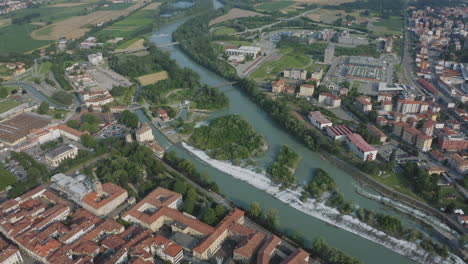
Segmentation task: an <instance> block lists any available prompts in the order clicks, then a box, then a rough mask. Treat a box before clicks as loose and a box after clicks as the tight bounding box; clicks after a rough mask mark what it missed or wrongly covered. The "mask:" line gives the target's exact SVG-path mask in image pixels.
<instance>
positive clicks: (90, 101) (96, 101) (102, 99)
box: [83, 91, 114, 107]
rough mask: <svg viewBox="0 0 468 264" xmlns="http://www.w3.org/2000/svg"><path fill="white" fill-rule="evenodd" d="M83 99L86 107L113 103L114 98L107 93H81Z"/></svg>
mask: <svg viewBox="0 0 468 264" xmlns="http://www.w3.org/2000/svg"><path fill="white" fill-rule="evenodd" d="M83 99H84V102H85V104H86V106H87V107H90V106H98V105H106V104H109V103H112V102H113V101H114V97H112V95H111V94H110V93H109V92H108V91H103V92H91V93H83Z"/></svg>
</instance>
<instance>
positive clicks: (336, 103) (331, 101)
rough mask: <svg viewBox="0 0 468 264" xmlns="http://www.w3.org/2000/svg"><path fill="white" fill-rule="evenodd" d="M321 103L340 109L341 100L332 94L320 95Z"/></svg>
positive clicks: (319, 100)
mask: <svg viewBox="0 0 468 264" xmlns="http://www.w3.org/2000/svg"><path fill="white" fill-rule="evenodd" d="M318 102H319V103H324V104H326V105H328V106H330V107H340V105H341V98H340V97H339V96H338V95H335V94H332V93H320V94H319V97H318Z"/></svg>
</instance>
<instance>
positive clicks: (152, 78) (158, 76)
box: [137, 71, 169, 86]
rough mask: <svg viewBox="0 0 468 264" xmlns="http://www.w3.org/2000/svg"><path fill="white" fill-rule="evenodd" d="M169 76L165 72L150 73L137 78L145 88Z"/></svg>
mask: <svg viewBox="0 0 468 264" xmlns="http://www.w3.org/2000/svg"><path fill="white" fill-rule="evenodd" d="M168 77H169V76H168V75H167V72H166V71H162V72H156V73H150V74H147V75H143V76H140V77H138V78H137V80H138V81H139V82H140V84H141V86H146V85H150V84H154V83H157V82H159V81H161V80H166V79H167V78H168Z"/></svg>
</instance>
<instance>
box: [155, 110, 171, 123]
mask: <svg viewBox="0 0 468 264" xmlns="http://www.w3.org/2000/svg"><path fill="white" fill-rule="evenodd" d="M156 112H157V113H158V116H159V118H161V119H162V121H164V122H166V121H169V115H168V114H167V111H166V110H165V109H164V108H158V110H157V111H156Z"/></svg>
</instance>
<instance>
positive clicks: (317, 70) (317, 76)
mask: <svg viewBox="0 0 468 264" xmlns="http://www.w3.org/2000/svg"><path fill="white" fill-rule="evenodd" d="M322 77H323V68H322V67H317V68H315V69H314V71H313V72H312V76H311V78H312V79H316V80H319V81H320V80H321V79H322ZM317 85H318V84H317Z"/></svg>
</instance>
